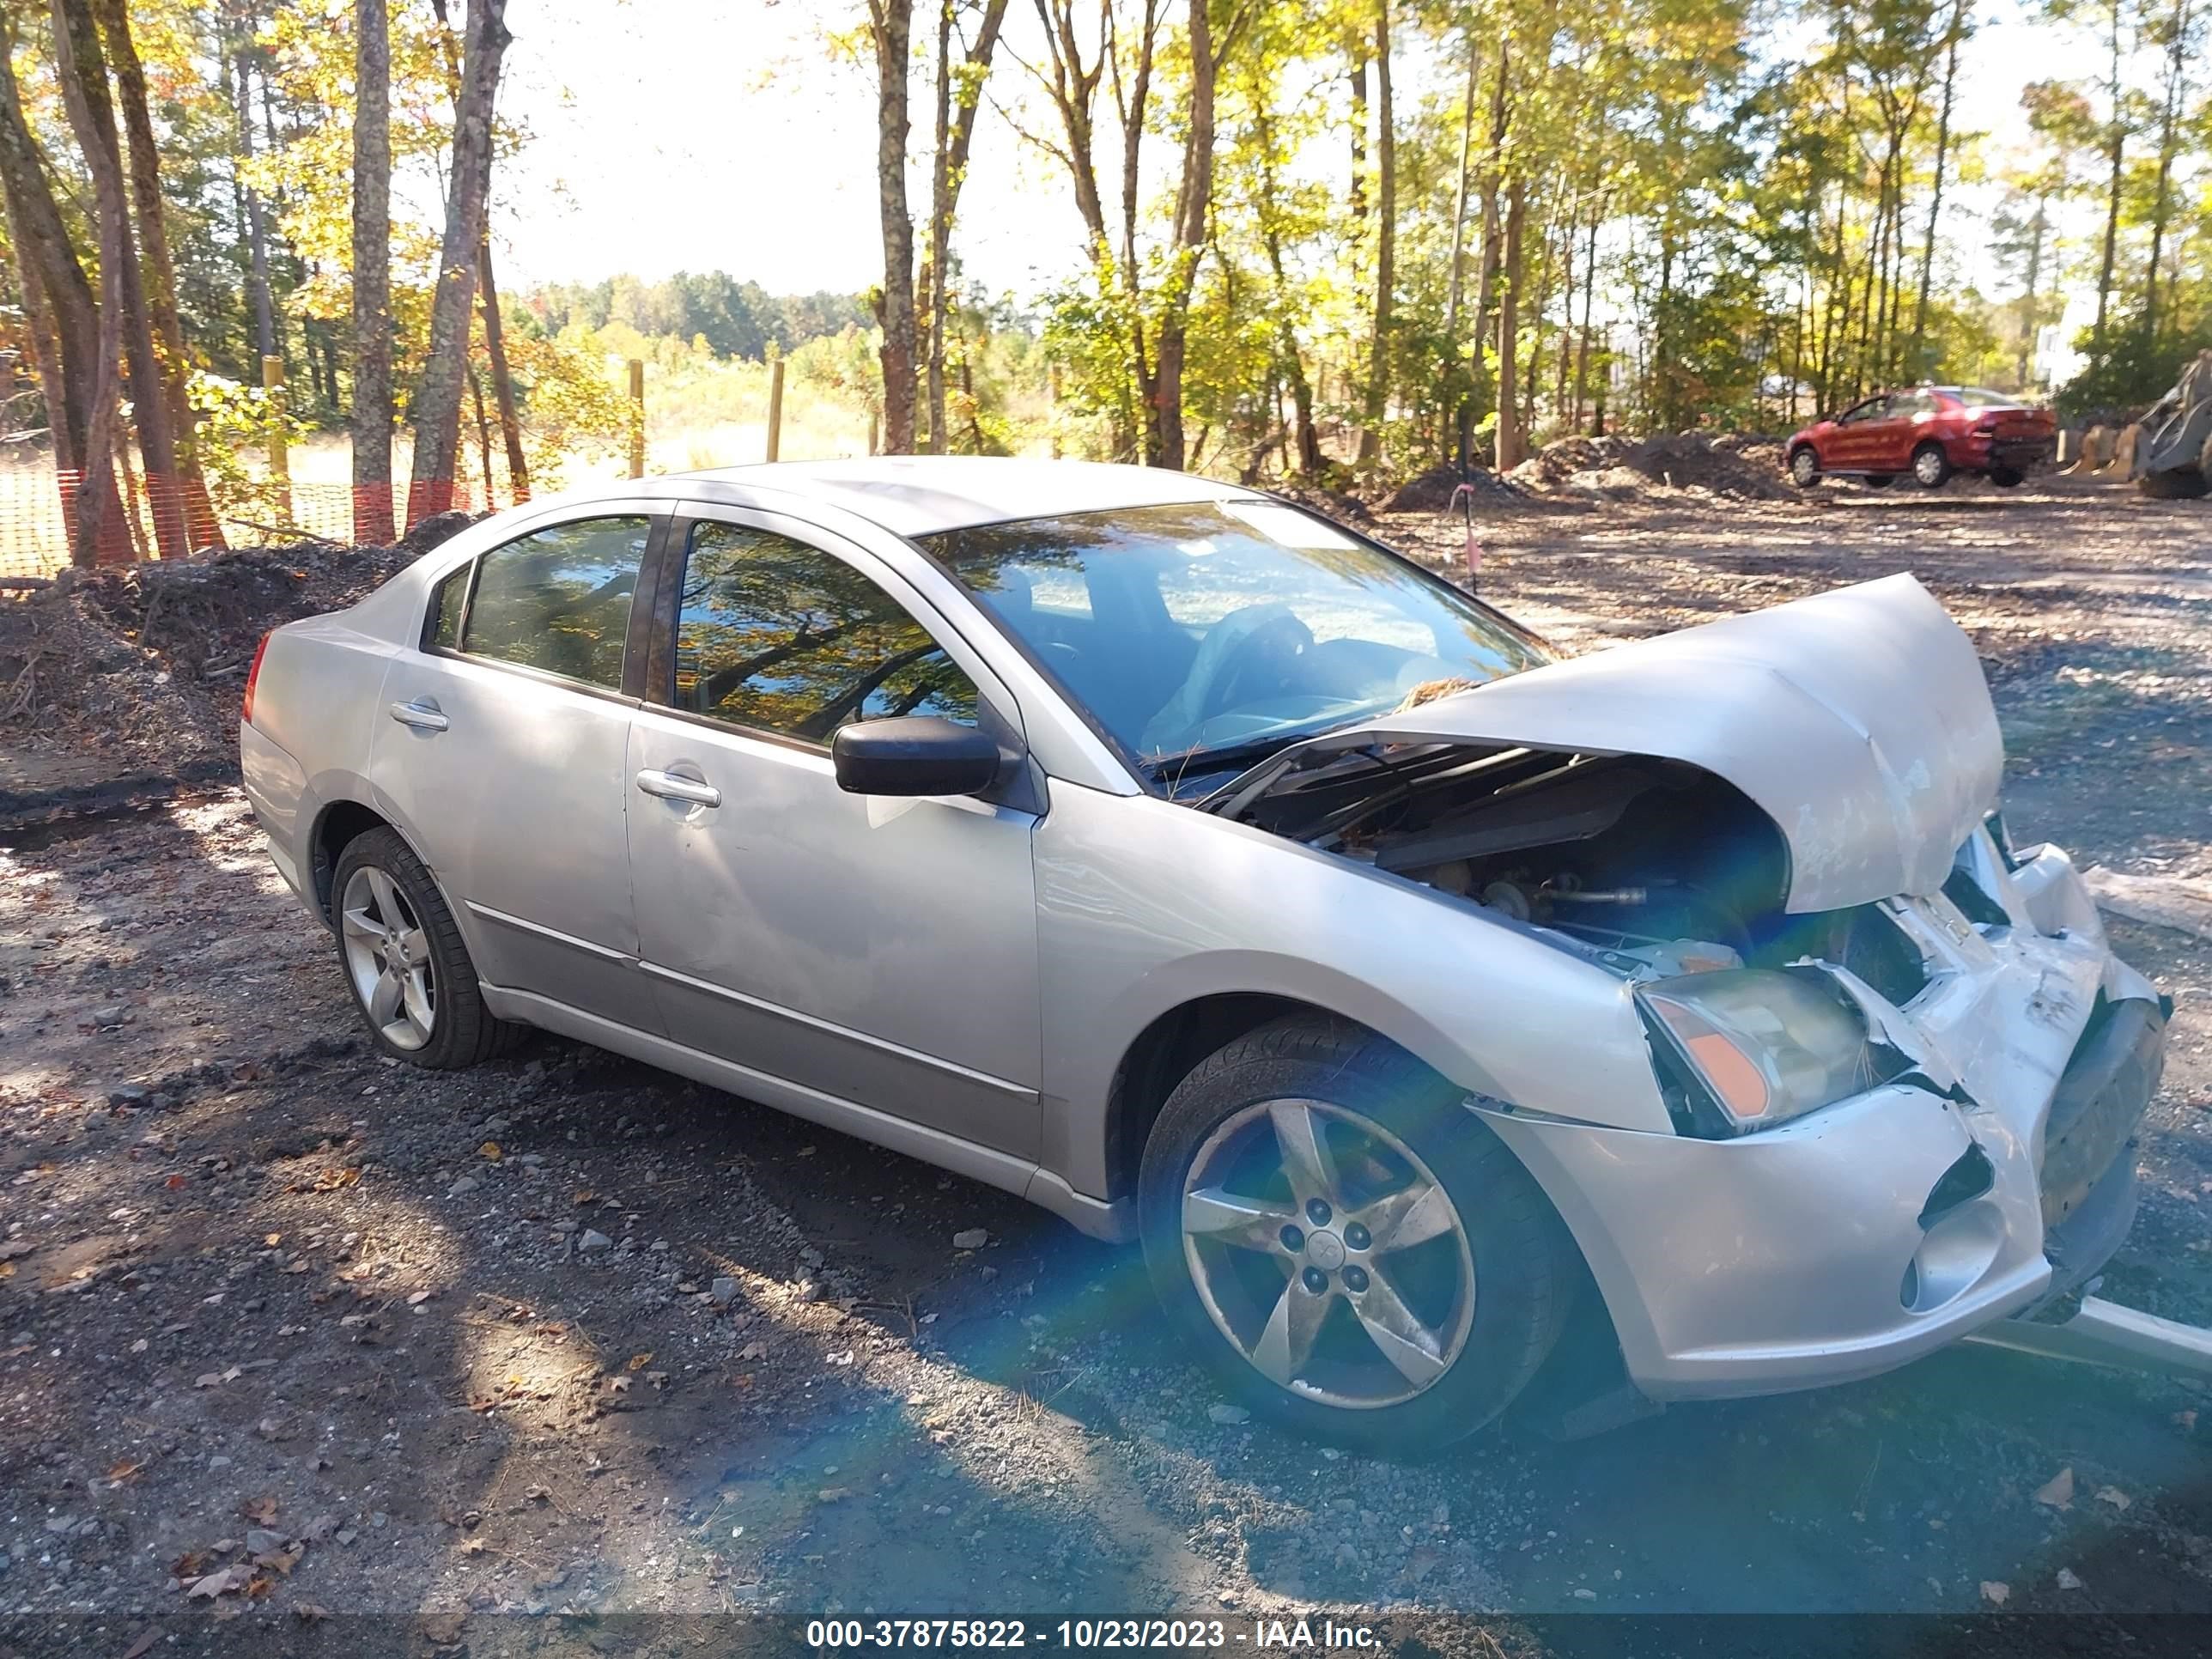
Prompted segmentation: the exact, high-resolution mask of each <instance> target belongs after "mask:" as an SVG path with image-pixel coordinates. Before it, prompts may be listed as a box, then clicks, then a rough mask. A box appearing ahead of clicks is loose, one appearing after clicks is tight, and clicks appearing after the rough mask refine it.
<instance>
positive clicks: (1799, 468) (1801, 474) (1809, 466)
mask: <svg viewBox="0 0 2212 1659" xmlns="http://www.w3.org/2000/svg"><path fill="white" fill-rule="evenodd" d="M1790 483H1794V484H1796V486H1797V488H1798V489H1811V488H1812V487H1813V486H1814V484H1816V483H1820V457H1819V456H1818V455H1816V454H1814V453H1813V446H1812V445H1810V444H1800V445H1799V446H1798V447H1796V448H1795V449H1793V450H1791V451H1790Z"/></svg>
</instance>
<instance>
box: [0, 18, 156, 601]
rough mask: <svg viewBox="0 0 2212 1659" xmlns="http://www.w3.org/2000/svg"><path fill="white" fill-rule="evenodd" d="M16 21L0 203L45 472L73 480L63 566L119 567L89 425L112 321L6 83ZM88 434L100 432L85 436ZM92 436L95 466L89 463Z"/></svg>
mask: <svg viewBox="0 0 2212 1659" xmlns="http://www.w3.org/2000/svg"><path fill="white" fill-rule="evenodd" d="M17 21H18V13H17V9H16V6H15V4H14V3H12V0H11V3H7V4H0V55H4V58H5V59H6V62H5V64H4V65H0V68H4V69H5V70H6V73H4V74H0V185H4V187H5V193H6V197H7V204H8V229H9V241H10V242H11V243H12V244H13V246H14V248H15V257H16V260H17V263H18V267H19V269H20V270H21V272H22V273H23V276H24V279H25V280H24V286H23V298H24V309H25V312H26V313H27V321H28V323H29V324H30V325H31V327H32V329H33V339H34V341H39V342H43V344H42V345H41V346H40V349H39V350H38V352H37V356H36V361H37V363H38V367H39V370H40V389H41V391H42V392H44V394H45V398H46V420H47V424H48V427H49V428H50V429H51V431H52V443H53V455H54V465H55V468H56V470H57V471H59V472H61V473H63V474H64V475H70V474H73V475H75V477H76V483H75V485H74V486H71V485H68V484H64V503H65V505H67V506H68V507H69V509H70V516H71V519H72V526H71V535H70V559H71V560H72V561H73V562H77V563H82V564H90V563H93V562H96V561H97V560H99V559H100V558H102V557H116V558H127V557H128V556H129V543H128V539H127V532H126V531H125V526H124V521H123V507H122V503H121V501H118V499H117V498H116V495H115V486H114V476H115V475H114V470H113V467H112V465H110V463H109V460H108V459H107V457H108V455H109V454H110V453H111V447H112V442H113V437H112V425H107V424H103V423H102V422H98V421H96V420H95V411H96V410H98V409H99V408H100V399H101V398H102V397H105V398H106V399H107V402H108V407H109V410H110V414H111V418H112V407H113V403H114V399H115V397H116V395H117V386H116V381H115V377H116V375H117V374H118V367H117V359H118V356H119V354H120V351H121V349H122V332H121V318H120V316H119V315H118V313H115V312H114V311H112V310H111V311H110V312H108V313H106V315H105V316H103V315H102V313H101V311H100V306H99V302H98V301H96V300H95V298H94V294H93V289H92V284H91V283H90V282H89V281H88V279H87V277H86V276H85V272H84V267H83V265H82V264H80V263H79V262H78V259H77V255H76V247H75V246H74V245H73V244H72V243H71V242H70V234H69V228H68V225H67V223H66V222H64V219H63V217H62V212H61V208H60V206H59V204H58V203H57V201H56V199H55V197H54V193H53V189H52V185H51V184H50V183H49V181H48V179H47V176H46V161H45V159H44V157H43V155H41V154H40V149H39V143H38V140H37V139H36V138H35V137H33V134H32V131H31V127H30V123H29V121H28V120H27V118H26V116H25V114H24V110H23V103H22V97H21V91H20V88H19V87H18V84H17V82H16V78H15V47H16V26H17ZM95 426H99V427H100V431H99V433H98V434H97V435H98V437H99V440H100V455H101V459H100V464H99V465H96V466H95V465H93V464H92V456H93V442H94V436H95V431H94V428H95Z"/></svg>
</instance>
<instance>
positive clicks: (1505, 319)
mask: <svg viewBox="0 0 2212 1659" xmlns="http://www.w3.org/2000/svg"><path fill="white" fill-rule="evenodd" d="M1505 200H1506V208H1505V263H1504V273H1503V274H1504V282H1503V284H1502V292H1501V293H1500V295H1499V298H1498V471H1500V472H1510V471H1512V470H1513V469H1514V468H1515V467H1516V466H1518V465H1521V463H1522V459H1525V458H1524V457H1523V455H1522V442H1521V413H1520V408H1519V404H1518V395H1517V392H1516V386H1515V380H1516V375H1517V374H1518V373H1519V368H1520V365H1519V363H1518V362H1517V361H1516V360H1517V359H1518V357H1519V356H1520V340H1521V327H1520V323H1521V318H1520V307H1521V276H1522V270H1521V232H1522V225H1523V224H1524V223H1525V222H1526V221H1527V219H1528V186H1527V185H1524V184H1522V181H1521V179H1520V177H1519V175H1518V174H1516V175H1515V177H1514V179H1513V181H1512V183H1511V184H1510V185H1509V186H1508V188H1507V191H1506V197H1505Z"/></svg>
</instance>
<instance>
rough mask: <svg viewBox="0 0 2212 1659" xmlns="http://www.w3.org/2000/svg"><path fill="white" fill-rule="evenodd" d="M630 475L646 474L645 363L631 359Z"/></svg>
mask: <svg viewBox="0 0 2212 1659" xmlns="http://www.w3.org/2000/svg"><path fill="white" fill-rule="evenodd" d="M629 476H630V477H633V478H642V477H644V476H645V364H644V363H643V362H641V361H640V360H639V359H637V358H635V357H633V358H631V359H630V360H629Z"/></svg>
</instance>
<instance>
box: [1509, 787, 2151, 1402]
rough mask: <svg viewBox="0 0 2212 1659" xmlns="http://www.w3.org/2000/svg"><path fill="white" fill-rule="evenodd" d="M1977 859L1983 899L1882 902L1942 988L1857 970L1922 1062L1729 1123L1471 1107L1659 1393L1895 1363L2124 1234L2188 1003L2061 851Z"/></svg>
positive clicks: (1845, 1377)
mask: <svg viewBox="0 0 2212 1659" xmlns="http://www.w3.org/2000/svg"><path fill="white" fill-rule="evenodd" d="M1960 869H1961V872H1963V874H1964V876H1965V878H1966V880H1967V881H1968V882H1969V883H1970V884H1971V885H1972V889H1973V890H1974V893H1975V894H1976V895H1978V898H1976V899H1975V900H1974V902H1975V907H1976V908H1977V909H1978V911H1979V912H1980V913H1981V914H1983V915H1984V918H1985V919H1984V920H1983V921H1980V922H1978V923H1977V922H1976V921H1970V920H1968V918H1967V916H1966V915H1965V914H1964V912H1963V911H1962V910H1961V909H1960V906H1959V904H1958V903H1956V902H1954V901H1953V900H1952V899H1950V898H1948V897H1945V896H1941V895H1938V896H1934V897H1932V898H1929V899H1915V900H1902V901H1897V902H1893V904H1891V905H1890V906H1889V907H1887V908H1888V909H1889V911H1890V914H1891V916H1892V920H1893V921H1894V922H1895V924H1896V925H1897V926H1898V927H1899V928H1900V929H1901V930H1903V931H1904V932H1905V934H1906V936H1907V937H1908V938H1909V939H1911V941H1912V942H1913V944H1914V945H1917V947H1918V949H1919V951H1920V953H1921V955H1922V957H1923V960H1924V961H1925V963H1927V967H1928V975H1927V981H1926V983H1925V985H1924V987H1923V988H1922V989H1921V990H1919V991H1918V992H1917V994H1914V995H1912V996H1911V997H1910V998H1909V999H1908V1000H1907V1001H1906V1003H1905V1006H1903V1007H1899V1006H1894V1005H1893V1004H1890V1003H1888V1002H1887V1001H1886V1000H1883V999H1881V996H1880V994H1878V993H1875V992H1874V991H1872V990H1871V989H1870V988H1869V987H1866V986H1865V985H1863V983H1859V984H1855V985H1854V986H1853V987H1852V988H1853V991H1854V994H1855V995H1857V996H1858V997H1859V998H1860V999H1861V1000H1862V1001H1863V1002H1868V1001H1869V1000H1870V1004H1871V1006H1869V1007H1868V1012H1869V1018H1870V1020H1872V1021H1873V1022H1875V1023H1876V1024H1879V1026H1880V1027H1881V1030H1882V1033H1883V1035H1884V1036H1885V1038H1886V1039H1887V1040H1888V1041H1890V1042H1893V1043H1896V1044H1898V1045H1899V1047H1901V1048H1907V1049H1908V1052H1909V1054H1910V1057H1911V1059H1912V1060H1913V1061H1914V1063H1915V1068H1914V1070H1913V1072H1912V1073H1909V1074H1908V1075H1906V1076H1905V1077H1900V1078H1899V1079H1896V1080H1894V1081H1893V1082H1891V1083H1888V1084H1886V1085H1882V1086H1881V1087H1879V1088H1876V1089H1875V1090H1872V1091H1869V1092H1868V1093H1865V1094H1863V1095H1860V1096H1857V1097H1853V1098H1850V1099H1848V1100H1844V1101H1840V1102H1838V1103H1835V1104H1833V1105H1831V1106H1828V1107H1826V1108H1824V1109H1821V1110H1819V1111H1817V1112H1813V1113H1810V1114H1808V1115H1805V1116H1803V1117H1801V1118H1797V1119H1795V1120H1793V1121H1789V1122H1786V1123H1784V1124H1781V1125H1778V1126H1777V1127H1774V1128H1771V1129H1768V1130H1764V1131H1761V1132H1759V1133H1754V1134H1749V1135H1745V1136H1742V1137H1740V1138H1738V1139H1726V1140H1705V1139H1695V1138H1692V1137H1689V1136H1680V1135H1665V1134H1653V1133H1638V1132H1634V1131H1629V1130H1621V1129H1613V1128H1604V1127H1595V1126H1592V1125H1588V1124H1582V1123H1576V1122H1570V1121H1564V1120H1561V1119H1557V1118H1550V1117H1542V1116H1537V1115H1528V1114H1521V1113H1516V1112H1512V1111H1510V1110H1505V1109H1495V1110H1493V1109H1488V1108H1486V1107H1478V1108H1477V1109H1480V1110H1482V1111H1483V1112H1484V1115H1485V1116H1486V1118H1487V1119H1488V1121H1490V1122H1491V1123H1492V1127H1495V1128H1496V1130H1497V1131H1498V1134H1499V1135H1500V1136H1501V1137H1502V1138H1504V1139H1505V1141H1506V1142H1507V1144H1508V1145H1509V1146H1511V1147H1512V1149H1513V1150H1514V1151H1515V1152H1516V1153H1517V1154H1518V1155H1519V1157H1520V1158H1522V1162H1523V1163H1524V1164H1527V1166H1528V1169H1529V1170H1531V1172H1532V1173H1533V1174H1534V1176H1536V1178H1537V1180H1538V1181H1539V1182H1541V1184H1542V1185H1543V1187H1544V1188H1545V1189H1546V1191H1547V1194H1550V1196H1551V1197H1552V1199H1553V1202H1554V1204H1555V1205H1556V1206H1558V1207H1559V1212H1560V1213H1561V1215H1562V1216H1563V1217H1564V1218H1565V1221H1566V1223H1567V1225H1568V1226H1569V1228H1570V1229H1571V1231H1573V1233H1574V1235H1575V1237H1576V1240H1577V1243H1578V1244H1580V1246H1581V1247H1582V1250H1583V1256H1584V1258H1585V1259H1586V1260H1587V1261H1588V1262H1589V1267H1590V1270H1591V1273H1592V1275H1593V1276H1594V1277H1595V1279H1596V1281H1597V1285H1598V1288H1599V1290H1600V1291H1601V1293H1602V1295H1603V1297H1604V1299H1605V1303H1606V1306H1607V1310H1608V1312H1609V1313H1610V1314H1611V1316H1612V1319H1613V1328H1614V1330H1615V1333H1616V1334H1617V1336H1618V1337H1619V1340H1620V1349H1621V1354H1622V1358H1623V1359H1624V1361H1625V1363H1626V1368H1627V1371H1628V1374H1629V1376H1630V1379H1631V1380H1632V1382H1633V1383H1635V1384H1636V1385H1637V1386H1638V1388H1640V1389H1642V1390H1643V1391H1644V1393H1646V1394H1648V1395H1651V1396H1652V1397H1653V1398H1655V1399H1686V1398H1700V1397H1716V1396H1725V1395H1747V1394H1767V1393H1778V1392H1782V1391H1785V1390H1789V1389H1804V1388H1813V1387H1818V1386H1821V1385H1824V1384H1826V1383H1838V1382H1844V1381H1849V1380H1851V1379H1854V1378H1857V1377H1863V1376H1872V1375H1875V1374H1876V1373H1878V1372H1881V1371H1884V1370H1889V1369H1891V1368H1892V1367H1894V1366H1896V1365H1899V1364H1904V1363H1905V1362H1906V1361H1908V1360H1911V1359H1913V1358H1917V1357H1919V1356H1920V1355H1923V1354H1924V1353H1927V1352H1930V1351H1932V1350H1934V1349H1936V1348H1938V1347H1942V1346H1946V1345H1947V1344H1948V1343H1951V1342H1953V1341H1955V1340H1959V1339H1960V1338H1961V1337H1963V1336H1966V1334H1969V1333H1972V1332H1974V1331H1976V1330H1978V1329H1980V1328H1984V1327H1986V1326H1988V1325H1990V1324H1991V1323H1992V1322H1996V1321H1999V1320H2002V1319H2005V1318H2006V1317H2007V1316H2012V1315H2016V1314H2022V1313H2026V1312H2029V1311H2032V1310H2034V1309H2036V1308H2039V1307H2041V1306H2043V1305H2044V1304H2046V1303H2048V1302H2049V1301H2051V1299H2052V1298H2053V1297H2057V1296H2059V1295H2061V1294H2063V1293H2064V1292H2065V1291H2069V1290H2071V1289H2073V1288H2075V1287H2077V1286H2079V1285H2081V1283H2082V1282H2083V1281H2084V1280H2086V1279H2087V1278H2088V1277H2089V1276H2090V1275H2091V1274H2093V1273H2095V1271H2096V1270H2097V1269H2098V1268H2099V1267H2101V1266H2102V1265H2103V1263H2104V1261H2105V1260H2106V1258H2107V1257H2109V1256H2110V1255H2111V1254H2112V1252H2113V1251H2114V1250H2115V1249H2118V1247H2119V1244H2120V1243H2121V1242H2122V1241H2123V1240H2124V1238H2125V1237H2126V1234H2127V1230H2128V1226H2129V1225H2130V1222H2131V1221H2132V1219H2133V1217H2134V1212H2135V1169H2134V1160H2133V1157H2132V1147H2133V1144H2134V1142H2133V1137H2134V1135H2135V1133H2136V1126H2137V1124H2138V1123H2139V1121H2140V1120H2141V1119H2142V1114H2143V1111H2144V1109H2145V1108H2146V1106H2147V1105H2148V1103H2149V1100H2150V1097H2151V1095H2152V1093H2153V1092H2154V1090H2155V1089H2156V1087H2157V1084H2158V1078H2159V1071H2160V1063H2161V1061H2162V1059H2163V1055H2164V1048H2165V1041H2166V1013H2167V1012H2168V1005H2167V1004H2166V1003H2165V1002H2164V1001H2163V1000H2161V999H2160V997H2159V996H2158V994H2157V993H2156V992H2155V990H2154V988H2153V987H2152V986H2151V985H2150V983H2149V981H2148V980H2146V979H2144V978H2143V976H2142V975H2140V974H2138V973H2136V971H2135V970H2134V969H2131V968H2130V967H2129V966H2128V965H2127V964H2126V963H2123V962H2121V961H2120V960H2119V959H2118V957H2115V956H2114V955H2113V954H2112V951H2111V949H2110V947H2109V946H2108V945H2107V944H2106V940H2105V937H2104V932H2103V929H2102V927H2101V925H2100V922H2099V921H2098V917H2097V913H2096V909H2095V907H2094V905H2093V902H2091V900H2090V898H2089V896H2088V894H2087V892H2086V891H2085V890H2083V889H2082V887H2081V881H2080V878H2079V877H2078V876H2077V875H2076V874H2075V871H2074V868H2073V866H2072V864H2071V862H2070V860H2068V859H2067V857H2066V855H2065V854H2063V853H2062V852H2060V851H2058V850H2057V849H2056V848H2042V849H2039V850H2037V851H2036V852H2035V853H2033V854H2032V855H2031V856H2028V857H2027V858H2025V859H2022V860H2012V859H2009V858H2007V857H2006V856H2004V855H2003V854H2001V853H2000V852H1999V851H1998V850H1997V848H1996V843H1995V842H1994V841H1993V840H1992V839H1991V837H1990V835H1989V833H1988V832H1987V831H1986V830H1982V831H1978V832H1977V834H1976V836H1975V838H1974V839H1973V840H1972V841H1970V842H1969V843H1968V845H1967V848H1966V849H1964V851H1963V852H1962V854H1961V862H1960ZM1983 900H1985V901H1986V903H1984V902H1981V901H1983Z"/></svg>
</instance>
